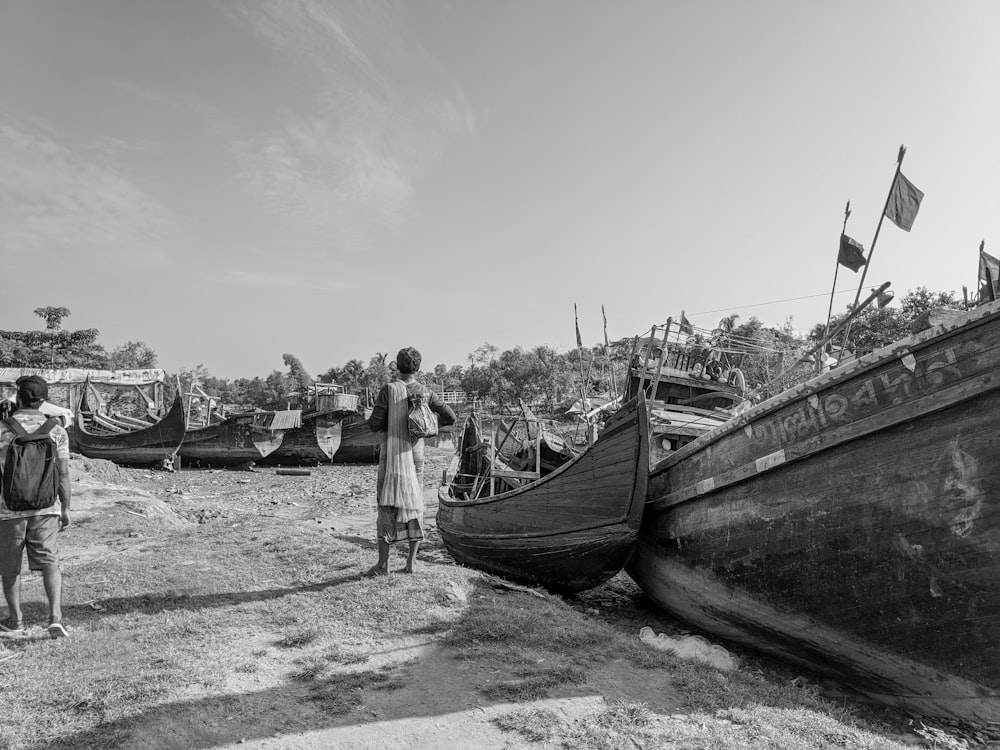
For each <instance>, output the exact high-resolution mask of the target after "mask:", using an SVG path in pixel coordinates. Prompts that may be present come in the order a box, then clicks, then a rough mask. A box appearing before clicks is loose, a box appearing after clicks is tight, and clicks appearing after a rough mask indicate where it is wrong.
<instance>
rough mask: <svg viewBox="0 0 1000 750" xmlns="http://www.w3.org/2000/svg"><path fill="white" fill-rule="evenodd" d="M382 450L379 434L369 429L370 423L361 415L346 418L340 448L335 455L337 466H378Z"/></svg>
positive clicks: (334, 459) (334, 460)
mask: <svg viewBox="0 0 1000 750" xmlns="http://www.w3.org/2000/svg"><path fill="white" fill-rule="evenodd" d="M380 449H381V439H380V437H379V433H377V432H372V431H371V430H370V429H368V422H367V420H366V418H365V417H364V416H362V415H361V414H352V415H351V416H349V417H345V418H344V421H343V424H342V432H341V437H340V447H339V448H338V449H337V452H336V453H335V454H334V455H333V462H334V463H335V464H377V463H378V454H379V450H380Z"/></svg>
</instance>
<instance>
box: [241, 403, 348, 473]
mask: <svg viewBox="0 0 1000 750" xmlns="http://www.w3.org/2000/svg"><path fill="white" fill-rule="evenodd" d="M343 420H344V418H343V417H341V416H338V415H335V414H319V413H315V412H314V413H312V414H305V415H303V417H302V426H301V427H296V428H295V429H293V430H289V431H288V432H286V433H285V436H284V437H283V438H282V439H281V444H280V445H279V446H278V447H277V449H275V451H274V452H273V453H271V454H270V455H269V456H266V457H264V458H262V459H261V460H259V461H258V462H257V463H258V464H260V465H261V466H315V465H317V464H321V463H326V462H328V461H331V460H333V456H334V454H336V452H337V450H338V449H339V448H340V440H341V431H342V428H341V423H342V422H343Z"/></svg>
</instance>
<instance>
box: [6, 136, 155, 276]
mask: <svg viewBox="0 0 1000 750" xmlns="http://www.w3.org/2000/svg"><path fill="white" fill-rule="evenodd" d="M122 148H123V144H122V143H116V142H115V141H112V140H109V139H105V140H103V141H101V142H99V143H97V144H91V145H89V146H83V145H81V144H76V143H73V144H70V143H64V142H61V141H60V140H59V139H58V137H57V136H56V135H55V134H54V133H53V132H51V131H50V130H48V129H47V128H46V127H45V125H44V123H42V122H40V121H38V120H33V121H31V122H26V121H22V122H19V121H16V120H14V119H13V118H6V119H4V120H3V121H0V154H2V161H3V164H4V168H3V170H0V248H2V249H3V251H4V256H5V257H6V258H9V259H11V260H12V261H14V262H19V261H23V260H24V259H26V258H30V259H31V263H32V264H33V265H38V264H41V265H46V264H48V263H51V262H54V261H58V262H61V263H65V262H67V261H68V260H70V259H73V258H76V259H78V260H80V261H86V262H98V263H103V262H113V263H116V264H124V265H126V266H133V265H134V266H139V265H142V266H146V267H148V264H149V262H150V261H151V260H153V261H155V260H161V261H162V260H165V258H163V257H161V256H157V255H156V253H155V251H154V250H153V248H155V247H156V246H157V245H158V244H159V243H160V242H161V241H162V240H163V239H164V235H165V227H166V226H167V223H168V218H169V216H168V212H167V211H166V210H165V209H164V208H163V206H161V205H160V204H159V203H158V202H157V201H155V200H154V199H153V198H151V197H150V196H149V195H147V194H146V193H145V192H144V191H143V190H142V189H140V188H139V187H138V186H136V185H135V184H134V183H132V182H131V181H130V180H129V179H128V178H127V176H126V175H125V174H124V173H123V172H121V171H120V170H119V169H118V166H117V164H116V160H117V154H118V152H119V151H120V150H121V149H122ZM140 256H141V257H140Z"/></svg>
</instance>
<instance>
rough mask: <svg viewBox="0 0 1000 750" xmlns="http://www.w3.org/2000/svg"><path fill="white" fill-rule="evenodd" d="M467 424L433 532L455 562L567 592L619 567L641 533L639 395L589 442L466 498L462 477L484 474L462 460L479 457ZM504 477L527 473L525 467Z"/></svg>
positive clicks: (644, 429)
mask: <svg viewBox="0 0 1000 750" xmlns="http://www.w3.org/2000/svg"><path fill="white" fill-rule="evenodd" d="M474 425H475V420H468V421H467V423H466V427H467V429H466V430H465V431H463V434H462V438H461V440H460V441H459V446H460V447H459V451H460V452H459V454H458V456H457V458H458V459H459V461H458V462H457V465H456V467H455V469H456V472H455V473H456V476H455V478H454V481H453V482H452V483H451V484H449V485H447V486H444V487H441V488H440V489H439V492H438V511H437V528H438V531H439V532H440V533H441V538H442V540H443V541H444V544H445V546H446V547H447V549H448V551H449V552H450V553H451V555H452V557H454V558H455V560H457V561H458V562H459V563H461V564H463V565H468V566H470V567H474V568H479V569H481V570H486V571H488V572H490V573H495V574H498V575H502V576H506V577H509V578H512V579H515V580H520V581H524V582H527V583H531V584H538V585H542V586H546V587H549V588H552V589H555V590H560V591H568V592H571V591H581V590H583V589H587V588H591V587H593V586H597V585H599V584H601V583H603V582H604V581H606V580H608V579H609V578H611V577H612V576H613V575H615V574H616V573H617V572H618V571H619V570H621V568H622V566H623V565H624V564H625V562H626V560H628V557H629V555H630V554H631V553H632V548H633V546H634V544H635V539H636V535H637V533H638V530H639V522H640V519H641V517H642V507H643V497H644V492H645V487H646V479H647V476H648V471H649V457H648V448H649V442H648V438H649V433H648V425H647V415H646V404H645V399H644V397H642V396H641V395H640V397H639V398H638V399H637V400H635V401H631V402H629V403H628V404H627V405H626V406H625V407H624V408H623V409H622V410H621V411H620V412H618V413H617V414H615V415H613V416H612V418H611V419H609V421H608V424H607V426H606V427H605V429H604V431H603V432H602V433H601V435H600V437H599V438H598V440H597V441H596V442H595V443H594V444H593V445H591V446H589V447H588V448H587V449H586V450H585V451H583V452H582V453H580V454H579V455H578V456H576V457H575V458H573V459H571V460H570V461H568V462H567V463H565V464H563V465H562V466H560V467H559V468H557V469H556V470H555V471H553V472H552V473H550V474H548V475H546V476H544V477H541V478H538V479H534V480H533V481H529V483H527V484H524V485H523V486H520V487H518V488H516V489H512V490H509V491H507V492H501V493H499V494H496V495H492V496H487V497H475V496H474V493H471V494H472V495H473V499H467V498H468V497H469V494H470V493H469V489H470V486H472V485H473V484H474V483H475V481H476V480H475V478H472V477H470V476H468V474H470V473H471V472H481V470H482V466H477V465H471V464H470V462H474V461H476V460H477V459H476V458H475V456H476V455H477V454H476V453H475V451H474V450H470V449H473V448H474V447H475V445H474V443H475V442H476V441H477V440H478V439H479V437H478V435H476V434H475V426H474ZM470 457H471V458H470ZM463 458H464V461H463V460H462V459H463ZM494 473H495V474H501V472H494ZM463 474H466V476H462V475H463ZM479 476H480V477H481V478H482V476H483V475H482V474H481V473H480V475H479ZM502 476H506V477H509V478H511V479H513V480H514V481H518V480H519V479H525V478H527V479H532V477H531V476H530V475H529V474H528V473H527V472H504V473H503V475H502ZM494 478H497V477H494ZM480 482H481V479H480Z"/></svg>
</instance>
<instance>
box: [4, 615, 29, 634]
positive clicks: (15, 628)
mask: <svg viewBox="0 0 1000 750" xmlns="http://www.w3.org/2000/svg"><path fill="white" fill-rule="evenodd" d="M23 632H24V622H22V621H21V620H18V621H17V622H14V621H13V620H11V619H10V618H9V617H8V618H7V619H6V620H3V621H2V622H0V633H23Z"/></svg>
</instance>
